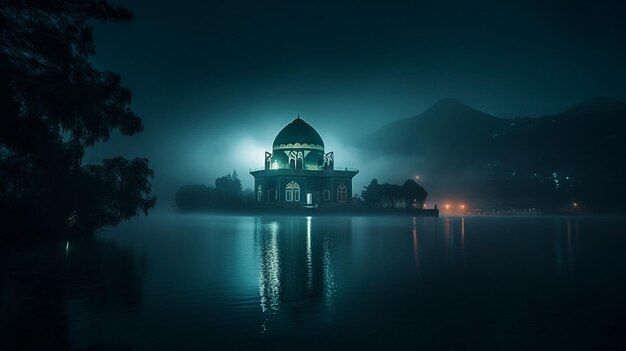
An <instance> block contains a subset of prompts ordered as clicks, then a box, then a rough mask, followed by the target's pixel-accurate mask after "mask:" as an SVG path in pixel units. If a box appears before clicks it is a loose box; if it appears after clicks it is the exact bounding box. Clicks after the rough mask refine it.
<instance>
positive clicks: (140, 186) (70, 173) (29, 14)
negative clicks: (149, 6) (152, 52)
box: [0, 0, 156, 234]
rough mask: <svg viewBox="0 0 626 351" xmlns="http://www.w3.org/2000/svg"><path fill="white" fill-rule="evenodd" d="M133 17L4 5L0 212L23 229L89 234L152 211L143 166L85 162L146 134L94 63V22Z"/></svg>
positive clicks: (34, 2)
mask: <svg viewBox="0 0 626 351" xmlns="http://www.w3.org/2000/svg"><path fill="white" fill-rule="evenodd" d="M131 18H132V15H131V13H130V12H129V11H128V10H126V9H124V8H122V7H118V6H113V5H110V4H108V2H107V1H106V0H72V1H62V0H46V1H39V0H21V1H18V0H5V1H2V2H1V3H0V113H1V116H0V210H2V211H3V213H4V214H8V215H9V217H8V218H10V219H11V223H8V224H11V225H14V226H15V229H16V230H17V231H28V232H30V233H31V234H42V233H46V234H60V233H66V232H67V231H68V230H69V229H79V228H80V230H85V231H91V230H93V229H96V228H99V227H101V226H104V225H115V224H117V223H119V221H120V220H123V219H128V218H130V217H132V216H134V215H136V214H138V212H144V213H147V211H148V209H149V208H152V207H153V206H154V205H155V201H156V199H155V198H154V197H152V196H151V195H150V192H151V185H150V181H149V179H150V178H152V176H153V173H152V170H151V169H150V168H149V167H148V161H147V160H145V159H135V160H133V161H128V160H125V159H123V158H114V159H110V160H104V161H103V163H102V165H91V166H86V165H83V164H82V159H83V155H84V153H85V148H86V147H89V146H92V145H94V144H95V143H97V142H102V141H106V140H108V139H109V137H110V135H111V133H112V132H113V131H116V130H117V131H119V132H120V133H121V134H123V135H133V134H135V133H138V132H141V131H142V130H143V124H142V121H141V119H140V118H139V117H138V116H137V115H135V113H134V112H133V111H132V110H131V107H130V105H131V93H130V91H129V90H128V89H127V88H125V87H124V86H122V85H121V79H120V76H119V75H117V74H115V73H111V72H103V71H99V70H97V69H96V68H95V67H94V66H93V65H92V64H91V63H90V62H89V57H90V56H91V55H93V54H94V52H95V47H94V43H93V38H92V26H91V25H90V22H91V21H92V20H100V21H103V22H122V21H129V20H130V19H131ZM12 232H14V231H12Z"/></svg>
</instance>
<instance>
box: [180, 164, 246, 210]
mask: <svg viewBox="0 0 626 351" xmlns="http://www.w3.org/2000/svg"><path fill="white" fill-rule="evenodd" d="M246 190H247V191H246V192H245V194H244V192H243V191H242V190H241V181H240V180H239V177H238V176H237V171H233V173H232V174H227V175H225V176H223V177H219V178H217V179H216V180H215V187H210V186H206V185H186V186H182V187H180V188H179V189H178V191H177V192H176V197H175V202H176V207H177V208H178V209H179V210H182V211H201V210H210V209H235V208H241V207H244V206H245V205H246V204H250V203H251V201H250V200H254V193H252V190H250V189H246Z"/></svg>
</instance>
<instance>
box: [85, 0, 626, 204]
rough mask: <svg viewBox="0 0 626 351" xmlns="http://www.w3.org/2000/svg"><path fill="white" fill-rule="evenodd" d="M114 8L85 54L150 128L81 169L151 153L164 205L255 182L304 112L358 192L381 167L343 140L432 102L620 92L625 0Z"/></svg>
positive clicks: (538, 110)
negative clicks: (231, 180)
mask: <svg viewBox="0 0 626 351" xmlns="http://www.w3.org/2000/svg"><path fill="white" fill-rule="evenodd" d="M114 3H116V4H120V5H123V6H125V7H127V8H129V9H130V10H131V11H132V12H133V13H134V14H135V19H134V20H133V21H132V22H131V23H127V24H96V25H95V33H94V35H95V43H96V50H97V55H96V56H95V57H94V58H93V62H94V63H95V64H96V66H97V67H99V68H101V69H106V70H112V71H114V72H117V73H120V74H121V75H122V80H123V82H124V84H125V85H126V86H127V87H129V88H130V89H131V90H132V92H133V96H134V100H133V101H134V103H133V108H134V110H135V111H136V112H137V113H138V114H139V115H140V116H141V117H142V118H143V121H144V124H145V131H144V132H143V133H141V134H139V135H137V136H134V137H121V136H117V135H116V136H114V137H113V138H112V139H111V141H110V142H108V143H105V144H101V145H99V146H97V147H95V148H94V149H92V150H90V151H89V152H88V155H87V158H86V162H87V163H89V162H92V161H93V162H96V161H99V160H100V159H101V158H102V157H109V156H114V155H118V154H121V155H124V156H127V157H135V156H141V157H147V158H149V159H150V160H151V165H152V167H153V168H154V169H155V173H156V175H155V180H154V191H155V192H156V194H157V195H158V196H159V197H160V198H161V203H160V205H161V206H163V205H165V206H169V205H171V199H172V198H173V192H174V191H175V189H176V188H177V187H178V186H180V185H184V184H193V183H203V184H209V183H211V184H212V183H213V180H214V179H215V178H216V177H217V176H220V175H223V174H226V173H229V172H231V171H232V170H233V169H234V168H236V169H237V171H238V172H239V174H240V178H241V179H242V182H243V185H244V187H250V186H251V184H252V180H253V179H252V177H251V176H250V175H249V174H248V172H247V170H248V168H250V167H260V166H262V165H263V151H265V150H270V151H271V143H272V141H273V138H274V137H275V135H276V134H277V133H278V131H279V130H280V129H281V128H282V127H283V126H284V125H286V124H287V123H288V122H290V121H291V120H292V119H293V118H295V116H296V115H297V114H298V113H300V115H301V116H302V118H304V119H305V120H306V121H307V122H309V123H310V124H311V125H313V127H315V128H316V129H317V130H318V132H319V133H320V134H321V136H322V138H323V139H324V141H325V143H326V149H327V151H335V155H336V163H337V164H338V165H346V166H351V167H355V168H361V169H362V170H363V172H362V174H360V175H359V176H357V178H355V190H356V189H359V188H360V186H361V185H364V184H366V183H368V182H369V180H370V179H371V177H372V176H378V177H379V178H382V179H383V180H385V175H386V173H385V172H386V170H385V169H382V168H379V169H372V168H371V167H372V165H375V164H376V163H375V162H370V160H367V156H366V155H358V152H357V150H355V149H353V148H352V147H349V146H348V144H349V142H350V140H352V139H354V138H357V137H360V136H363V135H365V134H367V133H368V132H371V131H373V130H374V129H376V128H378V127H380V126H383V125H385V124H386V123H388V122H391V121H393V120H397V119H401V118H407V117H411V116H414V115H416V114H418V113H420V112H422V111H423V110H424V109H426V108H428V107H429V106H430V105H432V104H433V103H434V102H436V101H438V100H440V99H442V98H448V97H453V98H457V99H460V100H461V101H463V102H465V103H467V104H468V105H470V106H473V107H475V108H478V109H480V110H482V111H485V112H488V113H491V114H494V115H497V116H501V117H517V116H530V117H532V116H541V115H543V114H549V113H556V112H560V111H562V110H564V109H567V108H568V107H570V106H572V105H574V104H576V103H579V102H581V101H583V100H585V99H588V98H590V97H594V96H609V97H614V98H618V99H622V100H626V83H625V82H626V64H624V62H626V2H624V1H623V0H621V1H595V2H591V1H562V2H550V3H547V2H544V1H537V2H531V1H519V2H511V3H505V2H504V1H472V2H466V1H419V2H418V1H414V2H410V3H409V2H392V1H385V2H382V1H378V2H365V1H358V2H357V1H354V2H349V1H329V2H326V3H325V2H323V1H314V2H311V3H309V4H306V3H301V2H297V1H286V2H283V3H280V2H265V1H249V2H246V1H224V2H220V3H218V2H200V1H186V0H185V1H183V0H179V1H176V2H171V1H162V0H152V1H114ZM383 3H384V5H382V4H383ZM366 161H367V162H366ZM365 163H367V164H369V166H370V170H369V171H367V167H366V166H365ZM407 176H410V175H407Z"/></svg>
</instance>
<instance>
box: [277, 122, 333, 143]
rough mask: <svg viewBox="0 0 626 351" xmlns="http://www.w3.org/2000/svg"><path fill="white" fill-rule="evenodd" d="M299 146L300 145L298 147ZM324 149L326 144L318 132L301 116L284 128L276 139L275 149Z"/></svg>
mask: <svg viewBox="0 0 626 351" xmlns="http://www.w3.org/2000/svg"><path fill="white" fill-rule="evenodd" d="M296 144H298V145H296ZM307 146H311V147H310V148H312V149H320V148H321V150H323V149H324V142H323V141H322V137H321V136H320V135H319V134H318V133H317V131H316V130H315V129H314V128H313V127H311V126H310V125H309V124H308V123H306V122H305V121H304V120H303V119H302V118H300V115H298V118H296V119H294V120H293V121H292V122H291V123H289V124H288V125H287V126H285V128H283V129H282V130H281V131H280V132H279V133H278V135H277V136H276V139H274V144H273V149H277V148H279V149H282V148H293V147H295V148H298V147H300V148H309V147H307Z"/></svg>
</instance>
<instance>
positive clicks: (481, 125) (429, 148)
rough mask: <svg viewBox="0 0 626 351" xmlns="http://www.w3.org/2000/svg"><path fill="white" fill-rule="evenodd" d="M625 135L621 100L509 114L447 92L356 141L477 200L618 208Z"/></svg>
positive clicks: (621, 197)
mask: <svg viewBox="0 0 626 351" xmlns="http://www.w3.org/2000/svg"><path fill="white" fill-rule="evenodd" d="M625 140H626V104H624V103H623V102H621V101H619V100H615V99H609V98H594V99H590V100H588V101H585V102H583V103H581V104H578V105H576V106H573V107H571V108H569V109H567V110H565V111H563V112H561V113H558V114H555V115H546V116H543V117H540V118H514V119H504V118H498V117H495V116H492V115H489V114H487V113H484V112H481V111H478V110H476V109H474V108H472V107H469V106H467V105H465V104H463V103H461V102H459V101H457V100H451V99H447V100H442V101H440V102H438V103H436V104H434V105H433V106H432V107H430V108H429V109H427V110H426V111H424V112H423V113H421V114H419V115H417V116H414V117H411V118H407V119H403V120H398V121H395V122H392V123H390V124H388V125H386V126H384V127H382V128H380V129H378V130H376V131H375V132H373V133H372V134H370V135H368V136H366V137H364V138H362V139H360V140H359V141H358V142H357V145H358V146H359V147H360V148H362V149H363V150H365V151H367V152H368V154H370V155H373V156H374V157H381V156H390V155H402V156H407V157H409V158H414V159H415V158H419V159H420V160H422V163H421V165H420V166H419V167H420V171H422V172H425V173H428V174H427V176H428V177H429V179H431V180H432V182H433V184H432V186H433V187H434V188H435V189H438V191H440V192H441V191H443V192H444V193H445V190H446V189H450V191H454V192H460V193H463V194H464V196H468V197H472V198H474V199H477V202H480V203H481V206H483V205H484V206H540V207H544V208H561V207H563V206H567V204H568V203H573V202H583V201H584V203H585V204H586V205H588V207H589V208H590V209H596V210H598V211H613V210H616V209H620V211H623V210H625V209H626V205H624V204H623V202H624V201H623V200H624V196H625V195H626V191H625V190H624V188H626V187H624V186H623V184H622V183H621V179H622V177H623V169H624V166H623V163H624V161H625V157H624V150H626V142H625ZM424 165H427V166H424ZM438 179H442V180H443V179H445V182H443V181H438Z"/></svg>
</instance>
